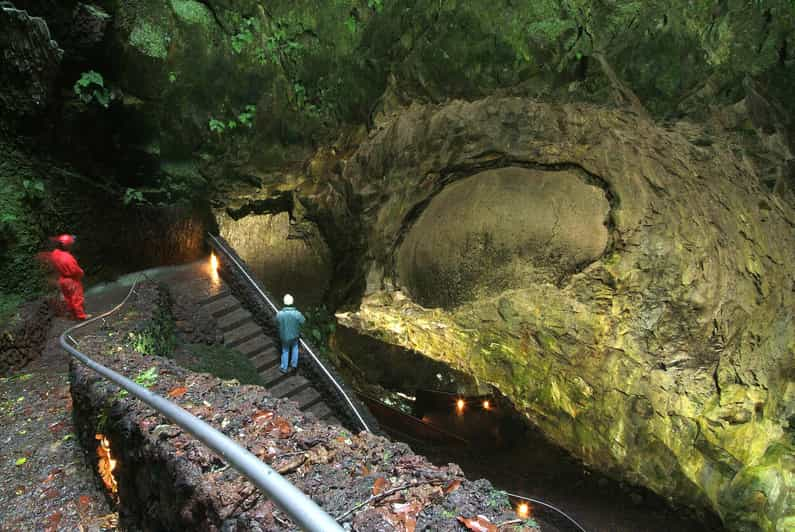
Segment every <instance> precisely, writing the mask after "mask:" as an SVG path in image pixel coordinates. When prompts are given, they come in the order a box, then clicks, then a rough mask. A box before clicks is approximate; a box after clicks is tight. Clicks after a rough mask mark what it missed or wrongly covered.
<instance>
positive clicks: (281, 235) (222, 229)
mask: <svg viewBox="0 0 795 532" xmlns="http://www.w3.org/2000/svg"><path fill="white" fill-rule="evenodd" d="M217 220H218V230H219V234H220V235H221V236H223V237H224V238H225V239H226V240H227V241H228V242H229V243H230V244H231V245H232V247H234V248H235V250H236V251H237V252H238V254H239V255H240V257H241V258H242V259H243V260H244V261H246V264H248V265H249V266H250V267H251V268H252V270H253V271H254V273H255V274H256V275H257V278H258V279H261V280H262V281H263V282H264V283H265V286H267V287H268V288H269V289H271V290H273V291H274V293H275V294H276V296H277V299H278V300H281V296H282V295H283V294H284V293H290V294H293V295H294V296H295V297H296V301H297V302H299V304H300V306H301V307H303V308H307V306H310V305H315V304H319V303H320V302H321V301H322V299H323V296H324V294H325V293H326V290H327V289H328V286H329V283H330V281H331V275H332V267H331V261H330V254H329V250H328V246H327V245H326V243H325V241H324V240H323V238H322V236H321V235H320V233H319V232H318V229H317V226H315V225H314V224H311V223H309V222H304V223H303V224H301V226H300V229H295V227H296V226H294V225H293V224H292V222H291V220H290V215H289V213H287V212H281V213H278V214H251V215H248V216H245V217H243V218H240V219H239V220H235V219H233V218H231V217H230V216H229V215H227V214H225V213H223V212H221V213H218V215H217Z"/></svg>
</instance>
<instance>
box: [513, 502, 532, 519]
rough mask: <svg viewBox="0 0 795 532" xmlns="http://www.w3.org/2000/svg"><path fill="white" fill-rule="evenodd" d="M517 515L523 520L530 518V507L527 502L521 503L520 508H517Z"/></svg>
mask: <svg viewBox="0 0 795 532" xmlns="http://www.w3.org/2000/svg"><path fill="white" fill-rule="evenodd" d="M516 515H518V516H519V517H520V518H521V519H527V518H528V517H530V505H529V504H527V503H526V502H522V503H519V506H517V507H516Z"/></svg>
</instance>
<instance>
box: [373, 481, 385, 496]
mask: <svg viewBox="0 0 795 532" xmlns="http://www.w3.org/2000/svg"><path fill="white" fill-rule="evenodd" d="M384 486H386V479H385V478H384V477H378V478H377V479H375V482H374V483H373V495H378V494H379V493H381V492H382V491H384Z"/></svg>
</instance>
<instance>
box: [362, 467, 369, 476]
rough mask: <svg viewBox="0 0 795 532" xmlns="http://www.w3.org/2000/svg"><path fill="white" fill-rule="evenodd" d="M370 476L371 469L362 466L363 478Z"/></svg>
mask: <svg viewBox="0 0 795 532" xmlns="http://www.w3.org/2000/svg"><path fill="white" fill-rule="evenodd" d="M369 474H370V468H369V467H367V466H366V465H363V466H362V476H363V477H366V476H367V475H369Z"/></svg>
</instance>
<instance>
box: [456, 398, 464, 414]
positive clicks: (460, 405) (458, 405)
mask: <svg viewBox="0 0 795 532" xmlns="http://www.w3.org/2000/svg"><path fill="white" fill-rule="evenodd" d="M465 404H466V403H465V402H464V400H463V399H459V400H458V401H456V402H455V406H456V408H457V409H458V411H459V412H460V411H461V410H463V409H464V405H465Z"/></svg>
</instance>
